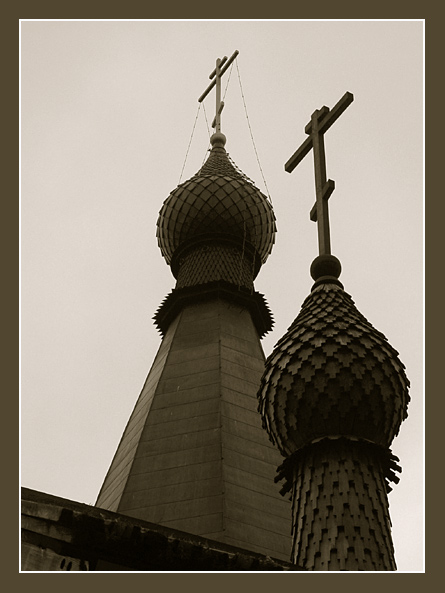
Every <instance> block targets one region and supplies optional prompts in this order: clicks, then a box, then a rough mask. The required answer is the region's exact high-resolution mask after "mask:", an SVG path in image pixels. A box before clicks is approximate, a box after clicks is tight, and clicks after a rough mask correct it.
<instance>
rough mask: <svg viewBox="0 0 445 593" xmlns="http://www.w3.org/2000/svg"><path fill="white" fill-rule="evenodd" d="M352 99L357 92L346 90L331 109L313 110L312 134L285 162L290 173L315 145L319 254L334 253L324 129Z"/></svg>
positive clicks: (308, 130)
mask: <svg viewBox="0 0 445 593" xmlns="http://www.w3.org/2000/svg"><path fill="white" fill-rule="evenodd" d="M353 100H354V96H353V95H352V93H348V92H347V93H345V94H344V95H343V97H342V98H341V99H340V101H338V103H337V104H336V105H335V107H333V109H332V110H331V111H330V110H329V108H328V107H322V108H321V109H317V110H316V111H314V113H313V114H312V117H311V121H310V122H309V123H308V124H307V126H306V127H305V132H306V134H309V138H307V139H306V140H305V141H304V142H303V144H302V145H301V146H300V148H299V149H298V150H297V151H296V152H295V153H294V154H293V155H292V156H291V158H290V159H289V160H288V161H287V163H286V164H285V165H284V169H285V170H286V171H287V172H288V173H291V172H292V171H293V170H294V169H295V167H296V166H297V165H298V164H299V163H300V161H302V160H303V158H304V157H305V156H306V155H307V154H308V152H309V151H310V150H311V148H312V149H313V151H314V169H315V195H316V202H315V204H314V206H313V208H312V210H311V213H310V218H311V220H313V221H314V222H315V221H316V222H317V227H318V248H319V255H320V256H330V255H331V238H330V232H329V211H328V199H329V197H330V195H331V194H332V192H333V191H334V189H335V183H334V182H333V181H332V179H328V180H326V159H325V151H324V133H325V132H327V131H328V129H329V128H330V127H331V126H332V124H333V123H334V122H335V121H336V120H337V119H338V118H339V117H340V115H341V114H342V113H343V111H345V109H346V108H347V107H348V106H349V105H350V104H351V103H352V101H353ZM335 259H336V258H335ZM337 261H338V260H337ZM339 263H340V262H339Z"/></svg>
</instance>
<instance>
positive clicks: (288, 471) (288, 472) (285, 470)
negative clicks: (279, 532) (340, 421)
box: [274, 435, 402, 496]
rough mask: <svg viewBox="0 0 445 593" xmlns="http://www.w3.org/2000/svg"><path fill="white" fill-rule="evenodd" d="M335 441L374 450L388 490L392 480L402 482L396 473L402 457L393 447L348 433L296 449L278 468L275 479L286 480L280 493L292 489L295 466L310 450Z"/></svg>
mask: <svg viewBox="0 0 445 593" xmlns="http://www.w3.org/2000/svg"><path fill="white" fill-rule="evenodd" d="M335 441H348V442H349V443H350V444H351V446H352V447H353V446H358V447H364V448H367V449H368V450H369V449H371V450H374V451H375V453H376V455H377V456H378V457H379V458H380V462H381V464H382V469H383V472H384V477H385V483H386V491H387V492H391V490H392V488H391V486H390V482H393V483H395V484H398V483H399V482H400V478H399V477H398V476H397V475H396V473H395V472H401V471H402V468H401V467H400V466H399V465H398V463H397V462H399V461H400V459H399V458H398V457H396V456H395V455H394V454H393V453H392V451H391V449H389V448H386V447H383V446H381V445H378V444H376V443H374V442H372V441H369V440H367V439H359V438H357V437H354V436H348V435H331V436H326V437H320V438H317V439H314V440H313V441H311V442H310V443H308V444H307V445H304V447H301V449H298V451H295V453H293V454H292V455H290V456H289V457H287V458H286V459H285V460H284V461H283V463H282V464H281V465H280V466H279V467H278V468H277V475H276V477H275V479H274V481H275V482H276V483H278V482H280V481H281V480H284V484H283V486H282V488H281V490H280V494H281V495H282V496H285V495H286V494H287V493H288V492H290V491H291V489H292V484H293V473H294V468H295V467H296V466H298V465H299V464H300V463H301V462H302V461H303V459H304V457H305V454H306V453H307V452H308V451H310V450H311V449H313V448H316V447H320V446H321V447H323V446H326V445H327V444H328V443H329V446H330V447H332V446H334V443H335Z"/></svg>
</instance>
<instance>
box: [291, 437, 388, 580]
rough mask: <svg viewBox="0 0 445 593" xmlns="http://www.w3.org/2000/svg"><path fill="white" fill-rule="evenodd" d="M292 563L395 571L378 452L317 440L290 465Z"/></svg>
mask: <svg viewBox="0 0 445 593" xmlns="http://www.w3.org/2000/svg"><path fill="white" fill-rule="evenodd" d="M293 474H294V475H293V488H292V500H293V504H292V524H293V526H294V533H293V548H292V561H293V562H294V563H296V564H299V565H300V566H302V567H303V568H305V569H306V570H330V571H333V570H336V571H341V570H348V571H351V570H355V571H359V570H366V571H375V570H380V571H383V570H384V571H386V570H395V569H396V564H395V561H394V548H393V544H392V539H391V521H390V518H389V512H388V497H387V494H386V488H385V479H384V471H383V469H382V463H381V456H380V455H378V454H377V453H376V450H375V449H373V448H372V447H371V448H370V447H369V445H366V444H364V443H362V442H359V441H357V442H353V441H350V440H347V439H335V440H328V439H324V440H323V441H321V442H319V443H317V444H316V445H312V446H310V447H306V449H305V450H304V452H302V456H301V459H300V460H299V462H298V463H296V464H295V465H294V470H293Z"/></svg>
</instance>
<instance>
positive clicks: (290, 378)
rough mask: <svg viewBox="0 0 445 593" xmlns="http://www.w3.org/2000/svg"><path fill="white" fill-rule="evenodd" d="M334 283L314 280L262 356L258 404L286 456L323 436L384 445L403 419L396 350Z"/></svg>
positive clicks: (404, 400)
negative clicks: (296, 310) (275, 341)
mask: <svg viewBox="0 0 445 593" xmlns="http://www.w3.org/2000/svg"><path fill="white" fill-rule="evenodd" d="M325 278H326V277H325ZM332 280H333V281H332V282H329V281H328V280H327V279H325V280H324V281H323V280H322V281H321V282H320V281H319V282H318V283H316V284H315V285H314V287H313V290H312V292H311V294H310V295H309V296H308V297H307V298H306V300H305V301H304V303H303V305H302V308H301V311H300V313H299V315H298V317H297V318H296V319H295V321H294V322H293V323H292V325H291V326H290V328H289V330H288V331H287V333H286V334H285V335H284V336H283V338H282V339H281V340H280V341H279V342H278V344H277V345H276V347H275V349H274V351H273V353H272V354H271V356H270V357H269V358H268V359H267V361H266V369H265V372H264V375H263V377H262V380H261V386H260V390H259V392H258V398H259V409H260V412H261V414H262V417H263V425H264V427H265V428H266V430H267V431H268V433H269V435H270V438H271V440H272V441H273V442H275V443H276V445H277V446H278V447H279V449H280V451H281V453H282V454H283V455H285V456H290V455H292V454H293V453H295V452H296V451H298V450H299V449H301V448H302V447H303V446H305V445H307V444H309V443H311V442H313V441H314V440H316V439H320V438H323V437H327V436H331V437H332V436H345V437H352V438H353V439H357V438H358V439H360V440H367V441H372V442H373V443H375V444H377V445H381V446H384V447H388V446H389V444H390V443H391V441H392V439H393V438H394V436H396V434H397V433H398V431H399V428H400V424H401V422H402V420H404V419H405V418H406V416H407V405H408V401H409V395H408V387H409V381H408V379H407V377H406V375H405V371H404V368H405V367H404V365H403V364H402V362H401V361H400V360H399V358H398V353H397V352H396V350H394V348H392V347H391V345H390V344H389V343H388V341H387V339H386V338H385V336H384V335H383V334H382V333H380V332H379V331H377V330H376V329H374V327H373V326H372V325H371V324H370V323H369V322H368V321H367V320H366V319H365V317H364V316H363V315H362V314H361V313H360V312H359V311H358V310H357V308H356V307H355V305H354V302H353V300H352V298H351V297H350V296H349V295H348V294H347V293H346V292H345V291H344V290H343V288H342V286H341V284H340V283H339V282H338V281H336V280H335V279H334V278H332Z"/></svg>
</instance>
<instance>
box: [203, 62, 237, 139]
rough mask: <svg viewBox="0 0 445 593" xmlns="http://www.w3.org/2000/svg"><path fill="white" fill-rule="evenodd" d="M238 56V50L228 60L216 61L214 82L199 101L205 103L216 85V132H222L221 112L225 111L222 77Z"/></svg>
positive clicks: (213, 75) (214, 120) (214, 124)
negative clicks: (222, 97)
mask: <svg viewBox="0 0 445 593" xmlns="http://www.w3.org/2000/svg"><path fill="white" fill-rule="evenodd" d="M238 54H239V51H238V50H236V51H235V52H234V53H233V55H232V56H231V57H230V58H229V59H228V60H227V56H224V57H223V58H222V59H219V58H218V59H217V60H216V68H215V69H214V70H213V72H212V73H211V74H210V76H209V78H210V79H212V78H213V80H212V82H211V83H210V84H209V86H208V87H207V88H206V90H205V91H204V92H203V93H202V95H201V96H200V97H199V99H198V103H202V101H204V99H205V98H206V97H207V95H208V94H209V93H210V91H211V90H212V89H213V87H214V86H215V85H216V110H215V113H216V115H215V117H214V119H213V122H212V128H215V132H221V111H222V110H223V109H224V101H221V77H222V76H223V74H224V72H226V70H227V68H228V67H229V66H230V64H231V63H232V62H233V60H234V59H235V58H236V56H237V55H238ZM222 66H223V67H222Z"/></svg>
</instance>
